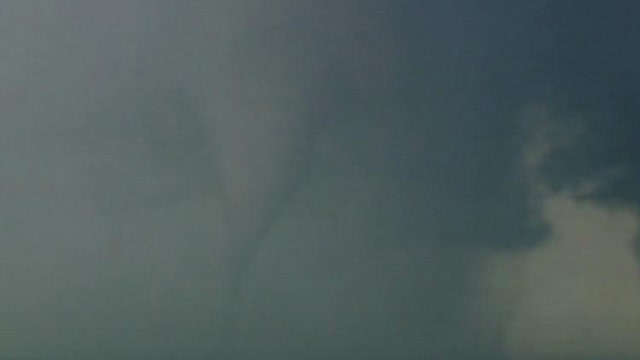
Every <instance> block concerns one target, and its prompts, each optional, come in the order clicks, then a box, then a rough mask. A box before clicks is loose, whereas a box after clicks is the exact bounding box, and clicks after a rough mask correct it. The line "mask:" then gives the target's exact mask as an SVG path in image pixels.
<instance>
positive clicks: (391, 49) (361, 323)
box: [0, 0, 637, 359]
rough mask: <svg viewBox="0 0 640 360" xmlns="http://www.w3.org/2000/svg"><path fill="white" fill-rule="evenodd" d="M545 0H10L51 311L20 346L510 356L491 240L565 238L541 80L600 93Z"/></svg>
mask: <svg viewBox="0 0 640 360" xmlns="http://www.w3.org/2000/svg"><path fill="white" fill-rule="evenodd" d="M545 3H546V2H544V1H539V2H536V1H503V0H495V1H489V2H483V3H482V4H475V3H473V4H471V3H470V2H468V1H408V0H407V1H404V0H403V1H398V2H386V1H377V0H376V1H368V2H365V1H348V2H338V1H330V2H323V3H322V4H321V3H320V2H313V1H303V2H296V3H293V2H289V1H275V2H264V3H263V2H259V1H246V0H238V1H213V2H206V1H190V2H188V3H185V4H183V3H180V2H177V1H168V0H167V1H160V2H158V1H148V2H134V3H130V2H127V1H118V2H109V3H104V4H101V5H100V4H99V3H98V2H97V1H96V2H79V1H51V2H47V3H46V5H43V4H42V3H39V2H35V1H32V2H28V1H25V2H21V3H8V5H7V4H3V5H2V7H0V9H3V7H4V9H3V10H5V11H6V12H5V11H3V13H4V14H3V15H2V20H3V21H4V20H5V18H6V21H7V22H6V23H7V24H9V25H6V27H7V28H9V29H10V30H11V31H10V32H7V33H5V34H2V35H1V36H2V37H0V39H1V41H2V45H3V46H4V47H6V48H7V49H8V51H7V53H8V54H9V55H8V56H7V57H6V58H5V60H3V61H4V62H3V65H2V69H1V71H2V73H1V74H2V79H3V84H4V85H3V86H4V87H5V90H3V91H4V93H3V94H5V95H6V96H5V95H3V98H2V99H1V100H0V101H2V109H3V110H2V120H0V124H2V135H0V140H2V151H3V154H2V164H1V166H2V174H3V177H2V182H3V183H2V187H3V189H2V191H3V193H2V196H3V199H2V204H1V205H0V206H1V208H0V209H1V211H2V225H3V227H4V229H5V234H4V235H3V236H4V238H3V240H2V241H3V242H2V250H3V251H2V255H1V256H2V258H1V259H2V261H3V265H2V266H5V267H6V268H8V269H9V270H10V271H7V272H5V273H4V275H3V276H4V277H3V278H2V281H3V283H2V284H3V286H4V290H3V291H7V292H8V293H9V294H10V295H9V296H7V297H5V298H3V300H2V301H4V302H3V303H2V307H3V313H2V315H3V316H4V317H6V318H7V321H8V322H9V323H10V324H12V326H15V327H18V326H19V324H22V323H25V322H27V323H32V324H34V325H32V327H31V328H29V329H26V328H20V327H18V330H15V331H14V332H13V333H11V334H9V335H1V336H4V337H1V336H0V342H1V343H0V344H2V346H4V345H5V344H6V345H7V346H6V349H8V350H6V351H7V352H9V353H15V354H18V355H19V354H22V353H24V354H36V355H41V356H42V357H43V358H45V357H49V356H53V357H55V356H60V357H67V358H68V357H69V356H82V357H85V358H92V357H93V358H96V359H99V358H105V359H107V358H120V359H126V358H141V357H144V356H152V357H154V358H160V357H161V356H176V357H180V358H187V359H189V358H201V357H202V356H206V355H207V354H209V355H211V352H214V351H215V349H214V348H215V345H216V343H217V342H220V341H221V340H220V339H224V340H223V341H226V342H230V343H234V344H237V346H238V347H239V349H236V351H238V352H239V353H240V354H242V358H252V356H253V358H258V359H260V358H268V357H269V356H273V357H276V356H279V358H285V359H286V358H314V357H315V358H319V359H320V358H341V357H342V358H349V359H359V358H365V357H366V358H376V356H377V357H378V358H383V359H397V358H403V359H405V358H406V359H412V358H424V357H428V356H433V357H437V358H442V359H460V358H469V357H470V356H471V355H473V356H472V357H473V358H474V359H479V358H481V357H482V356H484V355H486V358H487V359H489V358H491V359H495V358H498V357H500V356H505V355H504V354H501V352H502V350H503V349H502V348H503V345H504V344H503V341H504V338H503V337H504V336H503V335H504V333H503V332H504V331H503V330H502V328H504V322H506V321H508V309H499V310H497V311H495V313H492V314H490V315H488V316H484V317H482V319H480V320H477V318H478V317H479V315H478V314H476V313H474V312H473V310H472V305H470V304H472V303H473V302H474V300H473V299H474V297H475V296H476V295H477V294H476V293H474V288H475V285H476V284H475V283H476V282H477V281H478V275H477V272H478V269H479V268H480V266H482V261H483V259H484V257H485V255H486V253H487V252H490V251H495V250H509V251H512V252H515V251H524V250H527V249H530V248H532V247H534V246H535V245H537V244H539V243H540V242H541V240H542V234H543V231H542V230H543V229H542V226H541V225H539V224H538V223H537V220H536V218H537V216H536V213H535V210H536V209H535V206H534V205H535V201H533V200H532V199H531V198H530V196H529V195H528V194H527V191H528V189H527V186H528V181H527V179H526V178H525V176H526V171H525V169H523V166H522V164H521V158H522V155H523V152H524V150H525V149H523V146H524V144H525V141H524V136H525V134H524V132H523V131H524V130H523V126H522V124H520V122H519V120H520V115H521V114H520V113H521V111H522V108H523V106H525V105H527V103H528V102H529V101H531V98H533V99H534V100H538V98H536V96H537V95H538V92H537V90H538V83H542V84H549V83H551V84H555V83H559V84H565V85H564V86H565V88H566V89H567V90H563V91H566V93H569V94H570V95H568V96H567V97H566V98H568V99H570V100H571V101H574V100H575V99H578V100H581V99H583V98H581V97H580V96H574V97H572V96H573V94H574V93H576V92H577V91H578V90H580V89H582V87H578V86H573V84H574V81H575V80H576V79H577V78H579V77H581V76H582V72H579V70H575V71H577V72H576V75H566V74H570V71H574V68H573V67H568V68H567V70H563V69H561V70H558V71H556V70H555V67H554V66H555V64H558V63H560V60H555V57H556V56H559V57H561V58H562V59H565V58H567V59H569V60H571V61H573V58H572V57H571V56H576V59H575V60H576V61H579V60H580V61H581V60H583V59H584V58H588V57H587V56H586V55H585V56H584V57H581V56H578V55H575V54H576V52H577V53H578V54H580V53H585V54H586V53H587V52H588V51H592V50H591V48H590V47H588V46H587V45H586V44H585V45H583V47H578V48H577V50H572V51H568V50H566V49H565V48H566V46H567V45H565V43H569V44H574V41H572V40H571V39H572V38H571V36H573V35H571V34H572V31H574V30H571V29H570V28H567V29H568V30H565V28H561V27H560V25H561V24H563V19H565V18H566V17H569V18H570V21H567V22H568V23H570V24H574V25H575V26H580V25H579V21H578V20H574V19H573V16H574V15H573V13H571V11H570V10H571V9H569V8H568V7H567V8H562V6H559V5H558V6H559V7H558V8H556V7H555V5H553V6H552V5H548V6H544V5H545ZM586 4H588V6H586V7H585V9H588V10H589V9H590V11H591V13H596V12H597V13H600V12H602V11H601V10H605V9H597V6H596V5H594V4H595V3H592V2H586ZM576 7H577V6H576ZM607 11H610V10H607ZM603 13H606V11H604V12H603ZM554 17H555V18H559V19H560V20H558V21H556V20H553V19H554ZM611 17H613V15H612V16H611ZM12 19H13V20H12ZM608 21H609V20H608ZM609 22H611V21H609ZM627 22H629V21H627ZM556 23H557V24H558V27H556V26H555V25H554V24H556ZM623 23H624V22H623ZM541 24H545V25H541ZM549 24H551V25H549ZM552 25H553V26H552ZM566 26H569V25H566ZM572 26H573V25H572ZM627 26H628V27H631V25H630V24H628V25H627ZM539 27H542V30H541V33H540V34H538V29H539ZM575 31H577V32H578V33H581V31H582V30H575ZM565 33H566V34H569V35H566V36H565V35H563V34H565ZM564 38H567V39H569V40H562V39H564ZM563 41H564V42H563ZM576 46H579V45H576ZM611 46H614V47H615V49H614V50H615V51H621V50H620V49H626V46H621V45H620V46H618V45H615V44H614V45H611ZM616 46H617V47H616ZM614 50H612V51H614ZM563 51H564V52H563ZM593 51H594V52H596V53H597V54H598V55H600V54H601V52H599V50H593ZM563 54H564V55H563ZM628 57H629V56H628V55H627V54H626V53H625V54H623V55H622V58H624V59H627V58H628ZM614 58H615V59H620V57H614ZM563 61H564V60H563ZM550 64H551V65H550ZM580 64H582V63H580ZM630 64H631V62H627V61H626V60H624V61H623V60H619V62H618V63H615V64H611V68H613V69H618V68H620V67H621V66H626V67H628V68H629V71H631V70H632V66H631V65H630ZM593 66H595V65H593V64H592V63H591V62H589V61H586V60H585V63H584V64H583V67H584V69H591V68H592V67H593ZM598 66H599V65H598ZM599 68H600V67H598V69H599ZM602 68H603V69H604V67H602ZM612 71H614V70H612ZM617 71H618V70H615V71H614V75H615V76H614V75H611V76H609V75H606V74H605V75H603V76H605V78H607V79H609V78H611V79H612V81H614V80H615V81H614V83H615V86H617V87H615V89H618V88H620V89H622V88H624V89H626V90H625V94H630V95H629V96H631V95H632V94H633V92H631V90H629V89H631V85H632V84H635V83H633V82H631V81H627V80H625V79H626V78H624V77H622V75H621V74H622V72H619V73H618V72H617ZM620 71H621V70H620ZM584 72H585V73H589V74H590V73H591V71H587V70H584ZM616 74H618V75H616ZM578 75H579V76H578ZM565 76H568V77H567V78H566V79H565V78H564V77H565ZM593 79H595V80H593V81H594V82H595V83H596V84H599V82H598V81H600V80H599V79H600V78H598V77H594V78H593ZM566 84H569V85H566ZM531 87H533V88H534V90H531ZM612 89H614V88H612ZM611 91H614V90H611ZM616 91H617V90H616ZM545 94H546V93H545ZM561 94H562V95H563V96H564V93H563V92H561ZM595 94H596V95H593V96H594V98H595V99H600V97H599V95H601V94H603V93H601V92H596V93H595ZM607 94H609V93H607ZM611 94H613V92H612V93H611ZM616 94H617V93H616ZM552 95H555V93H552ZM605 97H606V96H605ZM613 98H614V99H615V101H614V100H611V101H610V102H607V103H606V104H608V105H606V106H609V108H612V109H616V111H619V112H621V114H622V115H621V116H622V117H624V118H625V119H626V118H629V119H631V117H630V116H631V115H630V114H631V110H632V107H633V106H634V105H633V101H631V100H632V98H629V99H628V101H627V100H624V101H626V102H624V104H627V105H625V106H626V107H625V106H618V105H619V104H618V103H617V102H616V101H623V100H621V99H618V97H617V96H614V97H613ZM564 100H565V97H560V100H558V101H559V102H560V106H561V107H562V106H565V105H566V106H567V107H572V106H574V103H563V101H564ZM589 103H590V104H591V103H592V102H589ZM567 104H569V105H567ZM577 104H578V105H580V104H581V103H577ZM606 106H605V108H607V107H606ZM578 107H579V106H578ZM609 108H607V109H609ZM623 115H624V116H623ZM624 123H625V124H627V125H628V126H627V125H625V126H627V127H629V128H633V129H635V128H636V127H637V125H634V124H633V123H632V122H630V121H625V122H624ZM593 124H594V125H597V124H599V123H595V122H594V123H593ZM617 128H618V127H617ZM623 138H624V133H623V132H622V131H621V132H620V137H619V138H617V140H620V139H623ZM628 139H629V141H627V143H626V145H624V144H625V143H624V142H622V145H621V146H623V147H625V150H628V149H630V148H631V146H632V142H631V138H628ZM599 141H600V140H597V139H595V138H594V140H593V141H592V142H596V143H599ZM620 143H621V142H620V141H616V142H615V144H620ZM611 144H613V142H612V143H611ZM616 146H617V145H616ZM616 150H619V149H616ZM620 153H621V152H616V153H615V155H616V156H617V155H618V154H620ZM593 154H594V153H592V154H591V155H593ZM598 154H600V153H598ZM607 154H611V155H614V152H613V150H611V151H610V152H609V153H607ZM629 154H630V153H627V155H625V156H626V157H623V158H622V159H623V160H625V161H626V162H625V164H626V165H630V164H633V161H634V159H635V158H632V157H631V155H629ZM603 161H604V160H603ZM586 163H588V162H585V164H586ZM589 164H591V163H589ZM595 164H599V162H596V163H595ZM598 166H599V165H598ZM627 167H629V166H627ZM627 167H625V174H627V173H629V171H630V170H628V169H627ZM633 169H635V168H634V167H633V166H632V167H631V172H630V174H635V173H634V172H633ZM556 174H558V175H557V177H558V178H560V175H559V174H561V173H560V172H559V171H557V170H554V171H552V175H553V176H554V177H555V176H556ZM574 174H578V171H573V170H571V173H570V174H569V175H571V176H573V175H574ZM563 176H565V175H563ZM580 176H582V175H581V174H580ZM567 177H570V176H567ZM563 178H564V177H563ZM629 184H631V183H629ZM625 196H626V195H625ZM225 282H227V284H224V283H225ZM228 282H230V283H231V284H228ZM219 283H223V284H222V285H220V284H219ZM6 309H8V310H6ZM219 312H226V313H227V315H228V317H229V318H227V320H226V321H225V322H221V320H220V314H219ZM474 319H475V321H474ZM221 324H222V325H224V327H233V328H234V329H233V330H229V329H228V328H225V329H222V330H220V329H219V328H220V327H221ZM475 332H479V333H482V336H479V335H478V334H476V333H475ZM221 334H222V335H221ZM227 345H228V344H227ZM29 349H36V350H34V351H32V352H29ZM212 356H216V354H214V355H212ZM217 356H219V354H218V355H217ZM238 356H240V355H238Z"/></svg>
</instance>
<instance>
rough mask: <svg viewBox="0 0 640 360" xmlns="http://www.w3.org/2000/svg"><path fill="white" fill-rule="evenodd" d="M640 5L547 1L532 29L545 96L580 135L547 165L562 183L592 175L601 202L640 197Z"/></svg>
mask: <svg viewBox="0 0 640 360" xmlns="http://www.w3.org/2000/svg"><path fill="white" fill-rule="evenodd" d="M638 15H640V5H638V4H637V3H635V2H631V1H614V2H608V3H603V2H599V1H580V2H578V1H567V2H550V3H549V5H548V6H547V7H546V8H545V11H544V13H542V16H541V17H540V20H539V22H538V23H537V28H536V30H534V33H535V36H534V37H533V39H534V41H533V44H534V45H535V48H536V49H537V50H536V51H535V53H534V54H533V56H532V58H533V63H534V64H535V66H536V67H535V69H536V70H535V73H536V75H537V76H539V83H538V85H537V86H538V87H539V89H540V93H541V94H542V96H541V97H543V98H545V100H546V101H549V102H550V103H553V104H554V105H555V106H557V107H558V108H559V109H560V111H561V112H563V113H564V114H565V118H571V119H574V123H573V124H571V126H574V127H577V128H578V131H579V134H578V136H577V138H576V139H575V140H574V141H573V142H572V144H571V145H570V146H567V147H565V148H564V149H562V150H561V151H558V152H557V153H556V154H555V155H554V156H553V157H552V158H551V159H550V162H549V164H548V166H547V172H548V174H549V175H550V178H551V179H552V183H553V184H554V185H555V186H556V187H557V188H566V187H571V186H575V185H576V184H578V183H580V182H583V181H585V179H593V180H594V181H595V182H596V183H599V186H598V188H597V189H595V191H594V192H592V193H590V194H585V195H586V196H587V197H591V198H593V199H595V200H598V201H605V202H609V203H623V204H624V203H628V204H633V205H638V204H639V201H640V187H638V179H639V177H640V157H639V156H638V150H640V148H639V147H638V139H640V121H639V120H640V119H639V116H640V72H639V67H638V65H637V64H638V62H639V61H640V50H639V47H638V46H637V43H638V41H639V40H640V28H639V27H638V26H637V17H638Z"/></svg>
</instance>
